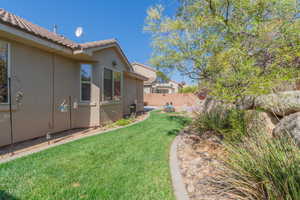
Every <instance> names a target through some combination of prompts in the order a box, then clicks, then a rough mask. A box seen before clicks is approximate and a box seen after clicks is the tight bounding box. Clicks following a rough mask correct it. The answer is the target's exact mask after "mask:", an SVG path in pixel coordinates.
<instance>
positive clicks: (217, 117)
mask: <svg viewBox="0 0 300 200" xmlns="http://www.w3.org/2000/svg"><path fill="white" fill-rule="evenodd" d="M194 125H195V126H196V128H197V129H198V131H199V133H200V134H202V133H204V132H206V131H213V132H215V133H217V134H219V135H220V136H222V137H223V138H224V139H225V141H231V142H233V141H235V142H240V141H241V140H242V138H243V137H244V136H245V135H246V124H245V120H244V111H241V110H237V109H228V110H225V109H222V108H221V107H219V108H217V109H214V110H213V111H212V112H207V113H204V114H200V115H199V116H198V118H197V119H196V120H195V122H194Z"/></svg>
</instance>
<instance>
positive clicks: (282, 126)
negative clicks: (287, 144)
mask: <svg viewBox="0 0 300 200" xmlns="http://www.w3.org/2000/svg"><path fill="white" fill-rule="evenodd" d="M285 134H289V135H290V136H292V138H294V139H295V141H296V143H297V144H298V145H300V112H298V113H294V114H291V115H288V116H286V117H284V118H283V119H282V120H280V122H279V123H278V124H277V125H276V127H275V129H274V130H273V135H274V136H282V135H285Z"/></svg>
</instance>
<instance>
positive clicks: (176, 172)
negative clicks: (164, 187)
mask: <svg viewBox="0 0 300 200" xmlns="http://www.w3.org/2000/svg"><path fill="white" fill-rule="evenodd" d="M179 140H180V135H178V136H176V138H175V139H174V141H173V143H172V145H171V150H170V170H171V176H172V185H173V191H174V194H175V197H176V199H177V200H189V196H188V194H187V191H186V189H185V185H184V183H183V179H182V176H181V173H180V168H179V160H178V158H177V146H178V142H179Z"/></svg>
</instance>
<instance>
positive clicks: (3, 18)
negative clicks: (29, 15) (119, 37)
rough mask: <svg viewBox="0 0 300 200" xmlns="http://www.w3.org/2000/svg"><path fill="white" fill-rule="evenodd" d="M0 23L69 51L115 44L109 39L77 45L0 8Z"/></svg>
mask: <svg viewBox="0 0 300 200" xmlns="http://www.w3.org/2000/svg"><path fill="white" fill-rule="evenodd" d="M0 23H4V24H7V25H10V26H13V27H15V28H17V29H20V30H22V31H25V32H27V33H30V34H32V35H35V36H38V37H40V38H43V39H47V40H50V41H51V42H54V43H56V44H59V45H62V46H65V47H68V48H71V49H80V48H84V49H86V48H93V47H100V46H105V45H108V44H113V43H117V41H116V40H115V39H109V40H100V41H95V42H88V43H83V44H79V43H76V42H74V41H72V40H69V39H68V38H66V37H64V36H62V35H59V34H56V33H54V32H51V31H49V30H47V29H45V28H43V27H41V26H38V25H36V24H33V23H31V22H29V21H27V20H26V19H23V18H21V17H19V16H16V15H14V14H12V13H10V12H8V11H6V10H4V9H3V8H0Z"/></svg>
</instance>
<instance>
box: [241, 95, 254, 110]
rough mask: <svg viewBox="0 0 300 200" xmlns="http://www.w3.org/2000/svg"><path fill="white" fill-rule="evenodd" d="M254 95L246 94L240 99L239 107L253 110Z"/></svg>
mask: <svg viewBox="0 0 300 200" xmlns="http://www.w3.org/2000/svg"><path fill="white" fill-rule="evenodd" d="M254 101H255V97H254V96H246V97H245V98H243V99H242V100H240V101H238V103H237V105H238V108H239V109H241V110H251V109H253V108H254Z"/></svg>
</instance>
